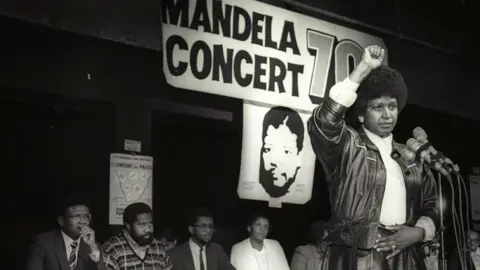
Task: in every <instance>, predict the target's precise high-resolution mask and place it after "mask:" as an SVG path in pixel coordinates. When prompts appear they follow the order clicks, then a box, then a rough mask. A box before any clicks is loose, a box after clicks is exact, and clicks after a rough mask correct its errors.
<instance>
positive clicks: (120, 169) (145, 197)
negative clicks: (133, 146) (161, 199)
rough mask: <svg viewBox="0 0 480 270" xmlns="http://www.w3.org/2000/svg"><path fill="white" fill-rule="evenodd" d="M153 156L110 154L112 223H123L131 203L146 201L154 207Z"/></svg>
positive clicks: (110, 214) (110, 208)
mask: <svg viewBox="0 0 480 270" xmlns="http://www.w3.org/2000/svg"><path fill="white" fill-rule="evenodd" d="M152 171H153V158H152V157H148V156H137V155H127V154H110V207H109V223H110V225H122V224H123V211H124V210H125V207H127V206H128V205H129V204H132V203H135V202H144V203H146V204H148V205H149V206H150V207H152Z"/></svg>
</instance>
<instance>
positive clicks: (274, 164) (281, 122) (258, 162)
mask: <svg viewBox="0 0 480 270" xmlns="http://www.w3.org/2000/svg"><path fill="white" fill-rule="evenodd" d="M309 117H310V114H307V113H298V112H297V111H295V110H292V109H289V108H285V107H276V106H268V107H264V106H259V105H256V104H255V105H254V104H249V103H247V102H245V103H244V105H243V143H242V159H241V160H242V164H241V168H240V179H239V182H238V188H237V193H238V195H239V197H240V198H241V199H249V200H258V201H268V202H269V205H270V206H271V207H280V206H281V203H291V204H305V203H306V202H308V201H309V200H310V198H311V197H312V187H313V174H314V170H315V154H314V153H313V150H312V146H311V144H310V137H309V136H308V133H307V129H306V121H307V120H308V118H309Z"/></svg>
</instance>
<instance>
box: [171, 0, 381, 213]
mask: <svg viewBox="0 0 480 270" xmlns="http://www.w3.org/2000/svg"><path fill="white" fill-rule="evenodd" d="M162 22H163V41H164V43H163V53H164V54H163V72H164V74H165V77H166V80H167V82H168V83H169V84H170V85H172V86H174V87H177V88H183V89H189V90H193V91H200V92H205V93H211V94H216V95H223V96H228V97H234V98H240V99H244V100H245V105H244V125H243V146H242V164H241V173H240V179H239V183H238V194H239V196H240V197H241V198H244V199H251V200H261V201H269V202H270V205H271V206H276V207H279V206H280V204H281V203H282V202H288V203H295V204H304V203H306V202H307V201H309V200H310V198H311V194H312V186H313V171H314V163H315V158H314V154H313V152H312V149H311V145H310V141H309V138H308V134H307V131H306V127H305V122H306V120H307V119H308V117H309V114H310V113H311V111H312V110H313V108H315V106H316V104H319V103H320V102H321V101H322V100H323V98H324V97H325V96H326V95H328V90H329V89H330V87H331V86H333V84H334V83H336V82H338V81H341V80H343V79H345V78H346V77H347V76H348V74H349V73H350V72H351V71H352V70H353V68H354V67H355V65H356V63H358V62H359V61H360V60H361V57H362V52H363V48H364V47H366V46H368V45H373V44H375V45H380V46H382V47H384V48H385V44H384V42H383V41H382V39H380V38H378V37H375V36H372V35H369V34H365V33H362V32H358V31H355V30H352V29H349V28H346V27H342V26H338V25H335V24H332V23H328V22H325V21H322V20H318V19H314V18H312V17H308V16H305V15H302V14H299V13H295V12H291V11H288V10H285V9H281V8H277V7H274V6H270V5H268V4H264V3H261V2H257V1H253V0H242V1H238V0H223V1H216V0H184V1H178V0H177V1H174V0H164V1H162ZM385 49H386V48H385ZM387 55H388V53H387ZM386 58H388V57H386ZM385 63H387V61H385ZM279 107H280V108H279ZM288 108H290V109H288ZM299 121H300V122H301V124H299ZM300 127H302V128H300Z"/></svg>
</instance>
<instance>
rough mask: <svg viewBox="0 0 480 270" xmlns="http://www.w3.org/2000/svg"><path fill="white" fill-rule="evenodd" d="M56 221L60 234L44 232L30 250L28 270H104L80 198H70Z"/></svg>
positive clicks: (87, 215) (88, 211)
mask: <svg viewBox="0 0 480 270" xmlns="http://www.w3.org/2000/svg"><path fill="white" fill-rule="evenodd" d="M62 209H63V211H62V213H61V214H60V215H59V217H58V219H57V221H58V224H59V225H60V230H54V231H50V232H44V233H41V234H39V235H37V236H36V237H35V238H34V241H33V243H32V245H31V246H30V250H29V254H28V259H27V267H26V269H27V270H104V269H105V268H104V265H103V263H102V260H101V253H100V249H99V245H98V243H97V242H96V241H95V232H94V231H93V230H92V229H91V228H90V227H89V226H90V220H91V215H90V210H89V208H88V206H87V204H86V203H85V202H84V201H83V200H82V199H80V198H77V197H72V196H70V197H69V198H68V202H66V203H65V204H64V207H63V208H62Z"/></svg>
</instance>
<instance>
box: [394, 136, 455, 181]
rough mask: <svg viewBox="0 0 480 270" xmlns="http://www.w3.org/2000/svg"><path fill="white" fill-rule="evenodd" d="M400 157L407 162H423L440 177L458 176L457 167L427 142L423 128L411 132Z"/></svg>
mask: <svg viewBox="0 0 480 270" xmlns="http://www.w3.org/2000/svg"><path fill="white" fill-rule="evenodd" d="M401 155H402V156H403V157H404V158H406V159H407V160H415V161H418V162H421V161H424V162H426V163H427V164H429V165H430V166H431V167H432V168H434V169H435V170H437V171H438V172H440V173H441V174H442V175H445V176H447V175H450V174H451V173H454V174H458V173H459V171H460V170H459V168H458V165H456V164H453V162H452V160H451V159H449V158H447V157H445V156H444V155H443V154H442V152H440V151H437V150H436V149H435V148H434V147H433V146H432V144H431V143H430V142H429V141H428V140H427V133H426V132H425V130H423V128H421V127H416V128H415V129H414V130H413V138H410V139H408V140H407V148H405V149H404V150H403V153H401Z"/></svg>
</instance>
